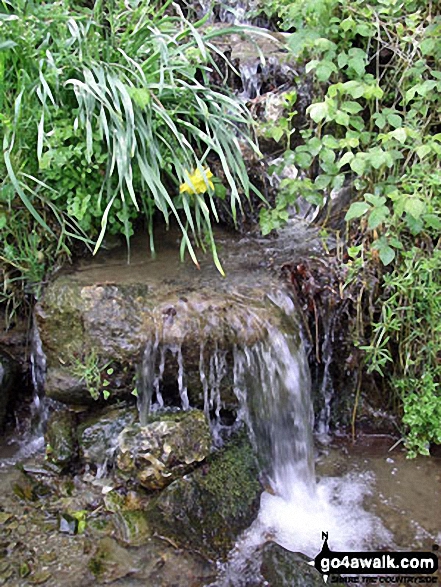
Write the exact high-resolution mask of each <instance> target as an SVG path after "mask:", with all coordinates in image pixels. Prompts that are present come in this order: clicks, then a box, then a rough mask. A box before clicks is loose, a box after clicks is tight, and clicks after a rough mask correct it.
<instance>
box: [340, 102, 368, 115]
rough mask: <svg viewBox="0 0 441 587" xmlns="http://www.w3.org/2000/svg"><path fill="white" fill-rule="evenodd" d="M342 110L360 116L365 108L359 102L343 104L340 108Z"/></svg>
mask: <svg viewBox="0 0 441 587" xmlns="http://www.w3.org/2000/svg"><path fill="white" fill-rule="evenodd" d="M340 108H341V109H342V110H344V111H345V112H349V114H358V113H359V112H361V111H362V110H363V106H362V105H361V104H359V103H358V102H352V101H349V102H343V103H342V104H341V106H340Z"/></svg>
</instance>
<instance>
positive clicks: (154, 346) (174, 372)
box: [36, 231, 292, 407]
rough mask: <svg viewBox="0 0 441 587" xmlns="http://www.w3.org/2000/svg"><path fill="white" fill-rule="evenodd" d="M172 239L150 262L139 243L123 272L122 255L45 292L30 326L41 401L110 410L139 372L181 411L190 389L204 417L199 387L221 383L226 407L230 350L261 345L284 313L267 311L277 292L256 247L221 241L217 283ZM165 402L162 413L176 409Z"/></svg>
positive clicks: (102, 257)
mask: <svg viewBox="0 0 441 587" xmlns="http://www.w3.org/2000/svg"><path fill="white" fill-rule="evenodd" d="M178 237H179V235H178V233H176V232H173V231H171V232H170V233H168V234H163V235H159V238H157V243H158V253H157V256H156V258H155V259H152V257H151V255H150V252H149V250H148V247H147V242H146V239H139V240H135V242H134V243H133V248H132V252H131V261H130V264H128V262H127V250H126V248H125V247H121V248H118V249H116V250H113V251H111V252H103V253H100V254H99V255H98V256H97V257H96V258H95V259H93V261H92V262H91V261H90V260H89V261H88V262H83V263H81V264H79V265H77V266H75V267H73V268H71V269H69V270H64V271H62V272H60V274H59V275H58V276H57V277H56V278H55V279H54V280H53V281H52V282H51V283H50V284H49V285H48V287H47V288H46V291H45V293H44V296H43V298H42V299H41V301H40V302H39V303H38V304H37V307H36V322H37V325H38V328H39V330H40V336H41V341H42V347H43V351H44V352H45V354H46V358H47V374H46V386H45V387H46V394H47V395H48V396H49V397H52V398H54V399H57V400H59V401H62V402H64V403H67V404H82V403H87V402H91V401H92V402H93V399H92V398H91V392H92V395H95V396H97V392H98V395H99V394H101V396H102V393H103V391H104V390H106V391H108V392H109V393H110V400H112V398H113V399H116V398H119V397H122V396H127V395H128V394H130V393H131V392H132V391H133V390H134V388H135V386H136V385H139V382H140V381H139V380H140V377H139V374H140V369H141V371H142V377H141V378H142V379H143V385H147V386H149V385H150V386H151V387H152V386H154V385H155V386H156V387H155V389H156V390H157V391H158V394H159V393H161V389H162V388H163V387H167V386H168V387H169V388H170V389H172V388H173V385H174V386H175V388H176V391H175V392H173V391H169V395H170V394H171V395H173V393H175V395H176V396H177V397H178V396H181V400H182V401H183V402H184V403H185V401H186V399H185V398H186V397H187V395H186V394H187V389H188V397H189V398H190V403H192V405H195V407H202V405H203V403H204V394H205V396H206V395H207V386H210V385H211V386H212V385H215V386H217V387H222V385H221V383H222V381H224V385H223V387H224V388H225V389H224V391H223V392H222V393H225V394H226V396H227V395H228V393H229V392H228V389H227V388H230V393H229V401H233V399H232V397H231V396H232V394H231V386H229V385H226V384H225V382H228V381H229V380H230V381H231V368H232V367H231V361H230V359H231V353H232V351H233V349H234V347H235V346H239V347H244V346H251V345H253V344H254V343H256V342H258V341H261V340H264V339H265V337H267V336H268V326H269V325H270V326H271V327H275V328H277V329H279V330H280V329H282V330H283V329H284V328H285V326H286V325H284V322H285V320H286V315H285V311H284V310H283V309H281V308H280V307H279V306H278V304H277V303H276V302H275V301H274V300H276V298H277V296H279V294H280V287H281V286H280V282H279V280H278V278H277V277H275V276H274V275H271V272H270V271H268V265H271V263H272V262H273V259H265V258H264V257H263V255H262V247H260V246H259V243H256V242H253V241H251V240H250V239H240V238H238V237H236V236H234V235H231V234H228V233H227V234H226V233H223V234H222V233H220V234H219V235H218V237H217V242H218V250H219V256H220V258H221V260H222V263H223V266H224V269H225V271H226V274H227V276H226V277H225V278H223V277H222V276H221V275H220V274H219V272H218V271H217V270H216V268H215V267H214V265H213V261H212V259H211V256H210V255H209V254H207V255H205V257H203V258H202V259H201V262H200V269H198V268H197V267H196V266H195V265H194V264H193V263H192V262H191V260H189V259H188V258H187V260H186V262H185V263H181V262H180V260H179V253H178V244H177V238H178ZM282 305H283V304H282ZM291 328H292V325H291ZM148 345H150V346H148ZM146 349H147V351H146ZM201 373H202V374H203V375H202V379H204V378H205V383H204V382H203V381H201ZM204 385H205V388H204ZM165 391H166V395H167V390H165ZM216 393H217V389H216ZM106 395H107V394H106ZM166 395H165V396H164V398H163V400H164V401H165V403H166V404H168V405H173V402H175V405H177V403H176V401H177V400H176V398H171V399H170V398H167V397H166ZM205 399H206V398H205ZM161 401H162V398H161ZM184 407H186V406H185V405H184Z"/></svg>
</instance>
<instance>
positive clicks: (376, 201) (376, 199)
mask: <svg viewBox="0 0 441 587" xmlns="http://www.w3.org/2000/svg"><path fill="white" fill-rule="evenodd" d="M364 199H365V200H366V202H369V204H372V206H373V207H374V208H379V207H380V206H384V204H385V203H386V198H385V197H384V196H377V195H376V194H369V193H367V194H364Z"/></svg>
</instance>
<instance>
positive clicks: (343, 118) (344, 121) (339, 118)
mask: <svg viewBox="0 0 441 587" xmlns="http://www.w3.org/2000/svg"><path fill="white" fill-rule="evenodd" d="M349 120H350V119H349V114H348V113H347V112H343V111H342V110H337V113H336V115H335V122H336V123H337V124H340V125H341V126H346V127H347V126H349Z"/></svg>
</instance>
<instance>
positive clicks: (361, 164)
mask: <svg viewBox="0 0 441 587" xmlns="http://www.w3.org/2000/svg"><path fill="white" fill-rule="evenodd" d="M349 165H350V166H351V169H352V171H354V173H356V174H357V175H363V173H364V170H365V169H366V161H365V160H364V159H361V158H360V157H358V156H357V155H356V156H355V157H354V158H353V159H352V161H351V162H350V164H349Z"/></svg>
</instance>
